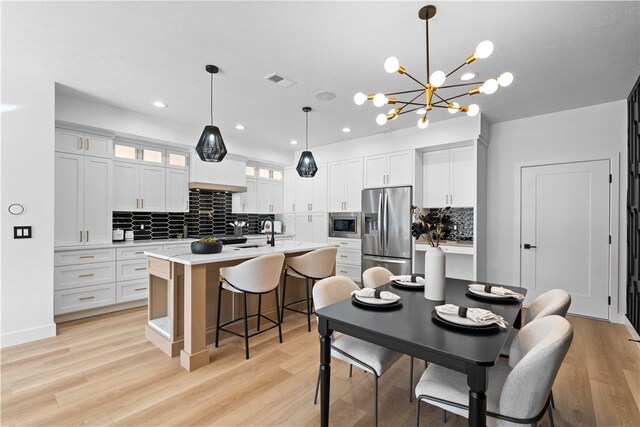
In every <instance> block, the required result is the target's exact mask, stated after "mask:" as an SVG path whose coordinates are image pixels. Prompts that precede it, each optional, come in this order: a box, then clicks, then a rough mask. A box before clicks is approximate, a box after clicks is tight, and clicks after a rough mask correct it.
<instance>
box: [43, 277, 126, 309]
mask: <svg viewBox="0 0 640 427" xmlns="http://www.w3.org/2000/svg"><path fill="white" fill-rule="evenodd" d="M115 286H116V284H115V283H106V284H104V285H93V286H82V287H79V288H72V289H64V290H61V291H55V292H54V306H55V310H54V314H66V313H71V312H73V311H80V310H88V309H90V308H97V307H102V306H105V305H111V304H115V303H116V288H115Z"/></svg>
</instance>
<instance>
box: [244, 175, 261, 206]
mask: <svg viewBox="0 0 640 427" xmlns="http://www.w3.org/2000/svg"><path fill="white" fill-rule="evenodd" d="M257 209H258V188H257V181H256V180H255V179H248V178H247V192H246V193H245V195H244V212H249V213H256V212H257V211H258V210H257Z"/></svg>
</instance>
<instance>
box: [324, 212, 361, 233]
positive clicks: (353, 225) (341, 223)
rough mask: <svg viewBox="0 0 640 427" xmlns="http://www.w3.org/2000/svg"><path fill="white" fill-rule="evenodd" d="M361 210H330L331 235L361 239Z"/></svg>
mask: <svg viewBox="0 0 640 427" xmlns="http://www.w3.org/2000/svg"><path fill="white" fill-rule="evenodd" d="M361 215H362V214H361V213H360V212H330V213H329V237H339V238H342V239H359V238H360V235H361V232H362V231H361V229H360V216H361Z"/></svg>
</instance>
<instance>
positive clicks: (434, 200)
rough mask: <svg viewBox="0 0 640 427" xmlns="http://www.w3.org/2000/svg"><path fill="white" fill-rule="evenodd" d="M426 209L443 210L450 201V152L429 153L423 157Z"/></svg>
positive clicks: (423, 198)
mask: <svg viewBox="0 0 640 427" xmlns="http://www.w3.org/2000/svg"><path fill="white" fill-rule="evenodd" d="M422 168H423V174H422V176H423V180H424V182H423V195H422V204H423V205H424V207H425V208H441V207H443V206H447V205H448V200H449V197H448V195H449V150H439V151H429V152H427V153H424V154H423V156H422Z"/></svg>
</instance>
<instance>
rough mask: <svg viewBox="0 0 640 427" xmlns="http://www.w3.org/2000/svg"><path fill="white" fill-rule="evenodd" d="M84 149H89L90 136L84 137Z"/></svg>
mask: <svg viewBox="0 0 640 427" xmlns="http://www.w3.org/2000/svg"><path fill="white" fill-rule="evenodd" d="M84 149H85V150H89V138H85V139H84Z"/></svg>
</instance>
